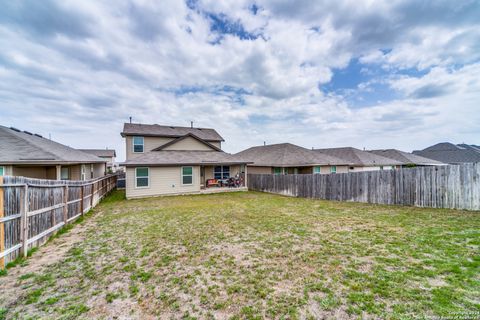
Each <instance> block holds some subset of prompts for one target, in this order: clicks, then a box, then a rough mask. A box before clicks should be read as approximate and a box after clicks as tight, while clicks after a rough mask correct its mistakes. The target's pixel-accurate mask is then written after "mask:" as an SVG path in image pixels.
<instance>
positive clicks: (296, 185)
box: [247, 164, 480, 210]
mask: <svg viewBox="0 0 480 320" xmlns="http://www.w3.org/2000/svg"><path fill="white" fill-rule="evenodd" d="M247 181H248V189H249V190H256V191H263V192H270V193H277V194H282V195H288V196H294V197H303V198H314V199H324V200H338V201H356V202H366V203H378V204H396V205H408V206H417V207H431V208H451V209H468V210H480V164H463V165H449V166H438V167H416V168H402V169H397V170H381V171H366V172H355V173H353V172H352V173H340V174H295V175H272V174H249V175H248V180H247Z"/></svg>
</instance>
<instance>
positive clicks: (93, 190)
mask: <svg viewBox="0 0 480 320" xmlns="http://www.w3.org/2000/svg"><path fill="white" fill-rule="evenodd" d="M91 189H92V190H91V193H90V209H91V208H93V195H94V194H95V182H93V183H92V188H91Z"/></svg>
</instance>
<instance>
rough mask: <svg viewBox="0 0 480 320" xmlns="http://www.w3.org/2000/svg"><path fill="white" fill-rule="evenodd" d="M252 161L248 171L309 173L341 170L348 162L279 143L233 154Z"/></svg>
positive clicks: (260, 172) (259, 172)
mask: <svg viewBox="0 0 480 320" xmlns="http://www.w3.org/2000/svg"><path fill="white" fill-rule="evenodd" d="M235 155H236V156H239V157H242V158H245V159H246V160H248V161H251V162H253V163H252V164H249V165H248V168H249V169H248V171H249V173H257V174H271V173H275V174H291V173H293V174H311V173H336V172H343V171H344V170H343V169H342V168H347V167H348V162H347V161H345V160H343V159H339V158H337V157H334V156H330V155H325V154H320V153H317V152H314V151H312V150H309V149H306V148H303V147H300V146H297V145H294V144H291V143H279V144H271V145H264V146H256V147H251V148H248V149H246V150H243V151H241V152H238V153H236V154H235Z"/></svg>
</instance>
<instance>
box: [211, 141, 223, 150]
mask: <svg viewBox="0 0 480 320" xmlns="http://www.w3.org/2000/svg"><path fill="white" fill-rule="evenodd" d="M209 143H210V144H213V145H214V146H215V147H217V148H219V149H222V143H221V142H220V141H209Z"/></svg>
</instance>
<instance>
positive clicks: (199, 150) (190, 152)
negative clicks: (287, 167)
mask: <svg viewBox="0 0 480 320" xmlns="http://www.w3.org/2000/svg"><path fill="white" fill-rule="evenodd" d="M121 135H122V136H123V137H124V138H125V142H126V148H127V152H126V156H127V158H126V160H125V162H124V163H122V165H123V166H125V167H126V187H125V189H126V196H127V198H138V197H146V196H156V195H167V194H185V193H202V192H212V191H228V190H246V187H245V186H246V173H247V171H246V170H247V169H246V164H247V163H248V160H245V159H243V158H242V157H239V156H236V155H231V154H228V153H225V152H223V151H222V149H221V142H222V141H224V140H223V138H222V137H221V136H220V135H219V134H218V133H217V131H215V130H214V129H209V128H193V127H176V126H161V125H156V124H154V125H147V124H131V123H125V125H124V129H123V132H122V133H121ZM226 187H227V188H226Z"/></svg>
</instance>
